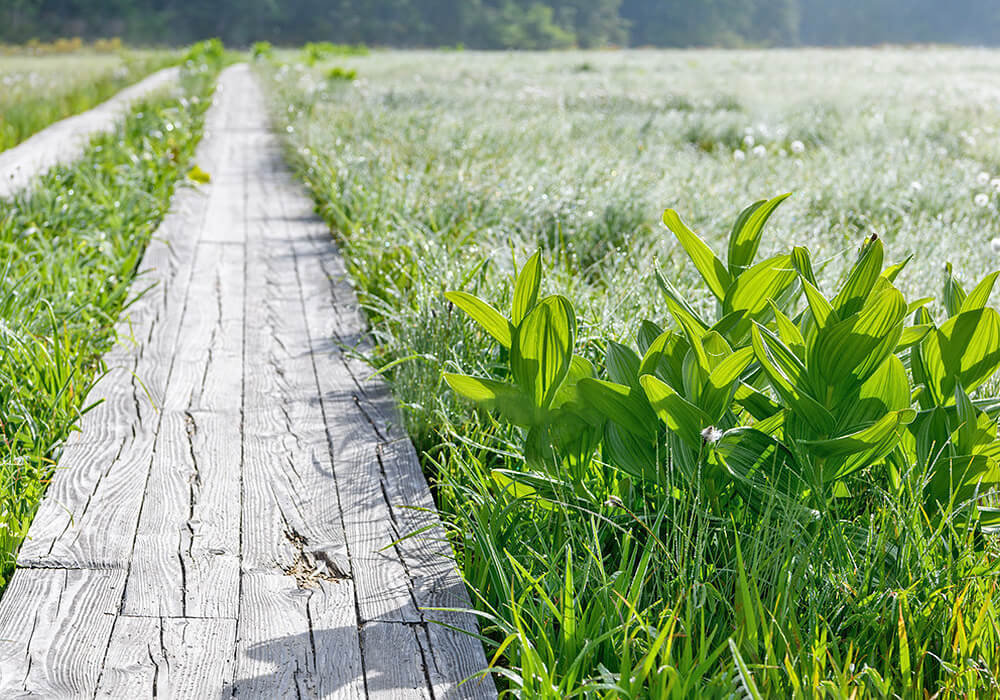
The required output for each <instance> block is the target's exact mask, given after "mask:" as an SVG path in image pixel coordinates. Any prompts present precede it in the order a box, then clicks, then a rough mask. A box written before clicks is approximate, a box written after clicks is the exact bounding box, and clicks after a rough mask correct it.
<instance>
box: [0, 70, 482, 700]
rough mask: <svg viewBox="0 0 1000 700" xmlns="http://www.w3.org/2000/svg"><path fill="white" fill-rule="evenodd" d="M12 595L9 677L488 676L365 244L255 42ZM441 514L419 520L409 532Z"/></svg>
mask: <svg viewBox="0 0 1000 700" xmlns="http://www.w3.org/2000/svg"><path fill="white" fill-rule="evenodd" d="M206 130H207V131H206V137H205V139H204V140H203V142H202V145H201V147H200V149H199V152H198V155H197V159H198V163H199V165H201V166H202V167H203V168H204V169H205V170H207V171H208V172H210V173H211V175H212V183H211V184H210V185H208V186H206V187H205V188H203V189H202V191H195V190H192V189H188V188H185V189H182V190H180V191H179V192H178V193H177V195H176V196H175V198H174V203H173V206H172V208H171V211H170V213H169V215H168V216H167V218H166V219H165V221H164V223H163V226H162V228H161V230H160V231H159V234H158V236H157V237H156V239H155V240H154V241H153V243H152V244H151V245H150V246H149V248H148V250H147V252H146V255H145V258H144V262H143V267H144V268H145V269H146V272H145V273H144V274H143V275H142V276H141V277H140V279H139V281H138V282H137V286H136V289H137V290H138V289H147V288H148V289H147V291H146V293H145V294H144V295H143V296H142V297H141V298H140V299H139V301H137V302H136V303H135V304H133V305H132V306H131V307H130V309H129V311H128V313H127V318H125V319H123V320H122V322H121V325H120V329H119V330H120V338H121V339H122V340H121V341H120V342H119V344H118V345H116V346H115V347H114V349H113V350H112V351H111V352H110V354H109V355H108V356H107V358H106V359H107V364H108V367H109V368H110V372H109V373H108V374H107V375H106V376H105V377H104V378H103V379H102V380H101V381H100V383H99V384H98V385H97V387H96V388H95V390H94V392H93V393H92V395H91V396H90V400H95V399H98V398H100V399H103V400H104V402H103V403H102V404H101V405H100V406H99V407H98V408H96V409H94V410H93V411H91V412H90V413H88V414H87V415H86V416H85V418H84V420H83V421H82V426H81V427H82V430H81V431H80V432H79V433H76V434H74V437H73V438H72V439H71V440H70V441H69V443H68V445H67V446H66V448H65V451H64V453H63V455H62V458H61V460H60V462H59V466H58V469H57V472H56V476H55V479H54V481H53V483H52V484H51V486H50V487H49V491H48V495H47V496H46V498H45V500H44V501H43V503H42V504H41V507H40V510H39V512H38V516H37V517H36V518H35V521H34V523H33V525H32V527H31V531H30V533H29V536H28V540H27V541H26V542H25V544H24V547H23V549H22V551H21V554H20V558H19V568H18V570H17V572H16V573H15V575H14V578H13V581H12V583H11V584H10V586H9V588H8V590H7V592H6V593H5V595H4V596H3V599H2V601H0V698H21V697H37V698H47V699H54V698H94V697H100V698H105V697H108V698H152V697H156V698H167V697H172V698H194V699H198V698H230V697H237V698H262V699H267V700H274V699H275V698H331V697H338V698H339V697H344V698H365V697H370V698H385V699H386V700H389V699H392V700H399V699H405V698H433V699H436V700H441V699H451V698H466V697H475V698H480V697H482V698H487V697H495V695H496V693H495V690H494V687H493V683H492V681H491V680H490V679H487V680H486V681H485V682H482V681H478V680H473V681H470V682H468V683H465V684H463V685H460V684H459V683H460V681H462V680H463V679H465V678H467V677H469V676H470V675H472V674H474V673H475V672H476V671H479V670H481V669H483V668H484V667H485V665H486V660H485V657H484V655H483V651H482V646H481V644H480V643H479V642H478V640H476V639H475V638H474V637H471V636H468V635H466V634H464V633H461V632H458V631H455V630H454V629H451V628H450V627H447V626H443V625H441V624H438V623H439V622H443V623H447V625H450V626H451V627H455V628H461V629H466V630H475V628H476V624H475V620H474V618H473V617H472V616H471V615H469V614H465V613H455V612H441V611H435V610H429V609H428V608H442V607H443V608H454V607H459V608H462V607H468V606H469V600H468V597H467V594H466V591H465V589H464V587H463V584H462V582H461V580H460V578H459V575H458V573H457V571H456V569H455V565H454V562H453V560H452V559H451V558H450V557H451V554H452V553H451V549H450V547H449V546H448V544H447V543H446V542H445V541H444V535H443V532H442V529H441V526H440V522H439V520H438V518H437V515H436V513H435V511H434V504H433V501H432V499H431V496H430V493H429V492H428V489H427V484H426V482H425V480H424V478H423V476H422V474H421V471H420V467H419V464H418V462H417V457H416V454H415V453H414V450H413V447H412V445H411V444H410V442H409V440H408V439H407V438H406V436H405V434H404V433H402V432H401V431H400V429H399V428H398V427H397V425H396V422H397V421H396V419H395V415H396V414H395V408H394V405H393V402H392V399H391V397H390V395H389V394H388V392H387V390H386V387H385V385H384V384H383V383H381V382H379V381H376V380H370V379H368V376H369V374H370V372H369V370H368V368H366V367H364V366H362V365H361V364H359V363H358V362H357V361H355V360H352V359H351V357H350V356H349V355H348V354H345V353H344V352H342V350H341V348H342V347H343V346H346V347H351V346H354V347H357V346H363V345H364V343H365V342H366V341H365V330H364V323H363V319H362V317H361V315H360V312H359V310H358V305H357V300H356V298H355V296H354V294H353V291H352V289H351V287H350V286H349V284H348V282H347V280H346V277H345V270H344V265H343V261H342V260H341V258H340V257H339V256H338V254H337V251H336V249H335V247H334V245H333V243H332V240H331V237H330V233H329V231H328V230H327V229H326V227H325V226H324V225H323V223H322V222H321V221H319V220H318V219H317V218H316V217H315V216H314V215H313V214H312V207H311V203H310V201H309V199H308V198H307V197H306V196H305V193H304V192H303V191H302V188H301V187H300V186H298V185H297V184H296V183H295V182H294V181H293V180H292V178H291V176H290V174H289V172H288V171H287V170H286V168H285V166H284V165H283V164H282V161H281V152H280V145H279V142H278V140H277V139H276V137H275V136H273V135H272V134H271V133H270V132H269V131H268V128H267V123H266V119H265V109H264V104H263V100H262V97H261V94H260V92H259V89H258V87H257V86H256V84H255V82H254V80H253V78H252V76H251V74H250V72H249V70H248V69H247V68H246V66H236V67H233V68H230V69H228V70H227V71H225V72H224V73H223V75H222V77H221V79H220V86H219V91H218V93H217V95H216V102H215V104H214V105H213V107H212V108H211V110H210V112H209V114H208V117H207V123H206ZM413 532H419V533H420V534H419V535H418V536H416V537H413V538H409V539H402V540H400V538H401V537H402V536H404V535H406V534H409V533H413Z"/></svg>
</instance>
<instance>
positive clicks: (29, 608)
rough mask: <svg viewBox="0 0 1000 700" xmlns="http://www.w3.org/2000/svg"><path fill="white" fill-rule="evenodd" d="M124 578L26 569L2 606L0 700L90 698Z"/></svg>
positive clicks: (116, 573)
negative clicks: (4, 699)
mask: <svg viewBox="0 0 1000 700" xmlns="http://www.w3.org/2000/svg"><path fill="white" fill-rule="evenodd" d="M124 584H125V574H124V572H122V571H92V570H86V569H83V570H73V569H70V570H66V569H21V570H19V571H17V572H16V573H15V574H14V577H13V579H12V581H11V583H10V585H9V586H8V588H7V591H6V592H5V594H4V597H3V599H2V600H0V697H3V698H27V697H37V698H46V699H49V698H51V699H53V700H58V699H59V698H80V697H92V696H93V694H94V691H95V690H96V689H97V683H98V678H99V676H100V672H101V667H102V664H103V659H104V655H105V651H106V650H107V647H108V639H109V638H110V636H111V628H112V625H113V624H114V614H115V613H116V612H117V610H118V606H119V604H120V602H121V596H122V588H123V587H124Z"/></svg>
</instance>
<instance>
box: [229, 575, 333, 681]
mask: <svg viewBox="0 0 1000 700" xmlns="http://www.w3.org/2000/svg"><path fill="white" fill-rule="evenodd" d="M311 595H312V593H311V591H309V590H308V589H303V588H299V587H298V585H297V584H296V582H295V579H294V578H293V577H291V576H285V575H283V574H274V573H272V574H246V575H244V577H243V595H242V598H241V599H240V622H239V628H238V639H237V643H236V676H235V681H234V693H233V694H234V695H235V696H236V697H239V698H260V699H261V700H270V699H271V698H286V697H307V698H308V697H314V696H315V690H316V666H315V657H314V656H313V652H312V640H311V636H310V624H309V599H310V597H311Z"/></svg>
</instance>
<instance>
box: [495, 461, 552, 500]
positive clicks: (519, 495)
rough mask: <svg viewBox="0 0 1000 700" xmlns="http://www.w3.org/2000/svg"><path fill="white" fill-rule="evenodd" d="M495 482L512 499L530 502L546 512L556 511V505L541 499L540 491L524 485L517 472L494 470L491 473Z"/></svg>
mask: <svg viewBox="0 0 1000 700" xmlns="http://www.w3.org/2000/svg"><path fill="white" fill-rule="evenodd" d="M490 476H491V477H493V481H495V482H496V484H497V486H499V487H500V489H501V490H502V491H503V492H504V493H506V494H507V495H508V496H510V497H511V498H514V499H517V500H528V501H531V502H533V503H535V504H536V505H539V506H541V507H542V508H545V509H546V510H555V504H554V503H552V502H551V501H549V500H548V499H545V498H543V497H541V496H540V495H539V493H538V490H537V489H535V488H534V487H533V486H529V485H528V484H525V483H523V482H522V481H521V480H520V479H519V478H518V476H519V475H518V474H516V473H515V472H511V471H508V470H506V469H494V470H493V471H491V472H490Z"/></svg>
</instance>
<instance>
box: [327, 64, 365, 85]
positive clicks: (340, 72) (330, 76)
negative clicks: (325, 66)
mask: <svg viewBox="0 0 1000 700" xmlns="http://www.w3.org/2000/svg"><path fill="white" fill-rule="evenodd" d="M357 77H358V72H357V71H356V70H354V69H353V68H341V67H340V66H334V67H333V68H331V69H330V70H328V71H327V72H326V79H327V80H329V81H330V82H332V83H335V82H338V81H341V80H355V79H356V78H357Z"/></svg>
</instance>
